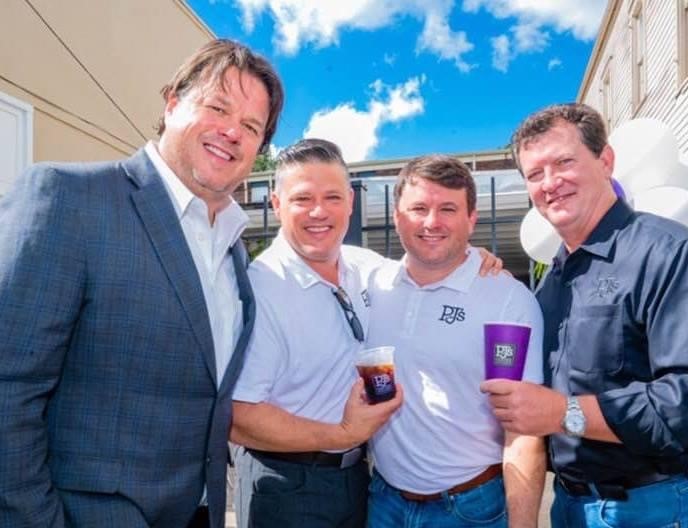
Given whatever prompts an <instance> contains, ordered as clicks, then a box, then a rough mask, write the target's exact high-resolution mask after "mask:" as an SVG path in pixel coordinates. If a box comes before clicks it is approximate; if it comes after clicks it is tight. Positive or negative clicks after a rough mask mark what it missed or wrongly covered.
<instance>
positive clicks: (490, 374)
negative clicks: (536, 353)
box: [484, 323, 530, 381]
mask: <svg viewBox="0 0 688 528" xmlns="http://www.w3.org/2000/svg"><path fill="white" fill-rule="evenodd" d="M484 330H485V379H493V378H506V379H510V380H516V381H520V380H521V378H522V377H523V367H524V366H525V363H526V355H527V353H528V342H529V341H530V326H528V325H525V324H518V323H485V326H484Z"/></svg>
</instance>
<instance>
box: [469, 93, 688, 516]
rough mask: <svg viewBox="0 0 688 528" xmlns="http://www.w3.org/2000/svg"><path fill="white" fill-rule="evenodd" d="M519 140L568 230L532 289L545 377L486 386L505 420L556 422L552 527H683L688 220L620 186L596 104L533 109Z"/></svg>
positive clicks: (561, 229)
mask: <svg viewBox="0 0 688 528" xmlns="http://www.w3.org/2000/svg"><path fill="white" fill-rule="evenodd" d="M512 148H513V150H514V155H515V159H516V161H517V163H518V165H519V168H520V170H521V172H522V174H523V175H524V177H525V180H526V187H527V188H528V192H529V194H530V198H531V199H532V201H533V203H534V205H535V207H537V208H538V210H539V211H540V212H541V213H542V214H543V215H544V216H545V218H546V219H547V220H548V221H549V222H550V223H551V224H552V225H553V226H554V228H555V229H556V231H557V232H558V233H559V235H560V236H561V237H562V239H563V241H564V244H563V245H562V247H561V248H560V250H559V252H558V253H557V255H556V257H555V258H554V261H553V263H552V266H551V268H550V271H549V273H548V274H547V276H546V277H545V278H544V279H543V281H542V283H541V285H540V287H539V289H538V291H537V298H538V301H539V302H540V304H541V306H542V310H543V313H544V316H545V334H544V343H543V350H544V351H545V354H546V355H545V365H548V366H549V368H546V369H545V370H546V372H545V381H546V384H547V385H549V386H550V387H551V389H550V388H546V387H543V386H539V385H535V384H530V383H525V382H510V381H506V380H493V381H487V382H484V383H483V384H482V390H484V391H486V392H489V393H490V399H491V403H492V405H493V407H494V413H495V415H496V416H497V418H498V419H499V420H500V421H501V422H502V424H503V426H504V428H505V429H506V430H507V431H512V432H515V433H519V434H530V435H541V436H545V435H550V436H549V452H550V463H551V467H552V469H553V471H554V472H555V474H556V481H555V501H554V504H553V506H552V512H551V518H552V525H553V526H554V527H560V526H567V527H601V526H604V527H609V526H615V527H616V526H619V527H624V528H633V527H648V528H650V527H651V528H658V527H664V526H679V525H680V526H683V525H684V523H688V478H686V471H687V470H688V325H686V314H688V229H686V228H685V227H684V226H682V225H680V224H678V223H676V222H673V221H671V220H667V219H664V218H660V217H657V216H654V215H651V214H646V213H637V212H634V211H633V210H632V209H631V208H630V207H629V206H628V205H627V204H626V203H625V202H624V201H623V200H621V199H617V197H616V195H615V193H614V191H613V188H612V185H611V174H612V171H613V168H614V152H613V151H612V149H611V147H610V146H609V145H608V144H607V137H606V131H605V127H604V122H603V120H602V118H601V116H600V115H599V114H598V113H597V112H596V111H594V110H593V109H592V108H590V107H588V106H585V105H581V104H570V105H557V106H552V107H549V108H546V109H544V110H541V111H539V112H537V113H535V114H533V115H532V116H530V117H528V118H527V119H526V120H525V121H524V122H523V123H522V124H521V126H520V127H519V129H518V130H517V131H516V133H515V134H514V136H513V138H512ZM679 523H680V524H679ZM687 525H688V524H687Z"/></svg>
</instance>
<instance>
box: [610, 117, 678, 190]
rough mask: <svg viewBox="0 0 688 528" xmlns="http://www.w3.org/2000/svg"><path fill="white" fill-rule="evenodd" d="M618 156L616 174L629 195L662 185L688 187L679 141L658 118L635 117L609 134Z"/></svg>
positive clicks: (615, 164)
mask: <svg viewBox="0 0 688 528" xmlns="http://www.w3.org/2000/svg"><path fill="white" fill-rule="evenodd" d="M609 144H610V145H611V146H612V148H613V149H614V152H615V154H616V160H615V163H614V172H613V174H612V177H614V178H615V179H617V180H618V181H619V182H620V183H621V185H622V186H623V188H624V190H625V191H626V194H627V196H629V197H631V198H632V197H633V196H634V195H635V194H639V193H641V192H643V191H645V190H647V189H651V188H653V187H661V186H674V187H683V188H688V175H686V174H685V173H684V171H682V170H680V169H679V165H680V162H679V150H678V141H677V139H676V136H675V135H674V132H673V131H672V130H671V128H669V126H668V125H666V124H665V123H663V122H662V121H659V120H657V119H651V118H644V117H643V118H638V119H631V120H629V121H626V122H624V123H622V124H621V125H619V127H618V128H616V129H615V130H614V131H613V132H612V133H611V134H610V136H609Z"/></svg>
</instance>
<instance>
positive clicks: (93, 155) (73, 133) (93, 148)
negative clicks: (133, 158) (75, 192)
mask: <svg viewBox="0 0 688 528" xmlns="http://www.w3.org/2000/svg"><path fill="white" fill-rule="evenodd" d="M34 138H35V139H34V145H33V152H34V161H36V162H38V161H101V160H114V159H120V158H124V157H126V156H128V153H126V152H122V151H120V150H117V149H115V148H114V147H112V146H111V145H109V144H108V143H106V142H104V141H102V140H100V139H98V138H96V137H94V136H92V135H89V134H87V133H85V132H84V131H83V130H80V129H78V128H75V127H74V126H72V125H71V124H69V123H65V122H64V121H60V120H59V119H56V118H54V117H53V116H51V115H48V114H46V113H44V112H41V111H39V110H35V111H34Z"/></svg>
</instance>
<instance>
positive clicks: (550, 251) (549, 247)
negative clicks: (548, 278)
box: [521, 207, 561, 264]
mask: <svg viewBox="0 0 688 528" xmlns="http://www.w3.org/2000/svg"><path fill="white" fill-rule="evenodd" d="M521 245H522V246H523V249H524V251H525V252H526V253H527V254H528V256H529V257H530V258H531V259H533V260H535V261H537V262H543V263H545V264H550V263H551V262H552V259H553V258H554V255H556V254H557V251H558V250H559V246H560V245H561V237H560V236H559V235H558V234H557V232H556V231H555V230H554V228H553V227H552V224H550V223H549V222H548V221H547V220H545V217H544V216H542V215H541V214H540V211H538V210H537V209H536V208H535V207H531V209H530V211H528V212H527V213H526V215H525V216H524V217H523V222H521Z"/></svg>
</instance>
